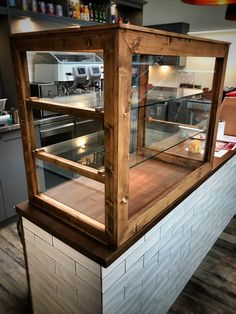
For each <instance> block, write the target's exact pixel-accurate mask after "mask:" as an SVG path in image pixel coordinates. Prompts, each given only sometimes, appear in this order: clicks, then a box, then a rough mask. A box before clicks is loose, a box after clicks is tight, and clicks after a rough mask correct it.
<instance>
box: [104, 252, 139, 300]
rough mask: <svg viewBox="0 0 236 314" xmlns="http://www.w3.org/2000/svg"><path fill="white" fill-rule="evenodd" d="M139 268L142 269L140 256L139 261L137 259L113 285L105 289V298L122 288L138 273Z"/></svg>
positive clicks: (112, 295)
mask: <svg viewBox="0 0 236 314" xmlns="http://www.w3.org/2000/svg"><path fill="white" fill-rule="evenodd" d="M141 270H143V259H142V258H140V260H139V261H137V262H136V263H135V264H134V265H133V266H132V267H131V269H130V270H129V271H128V272H126V273H125V274H124V275H123V276H121V277H120V278H119V279H118V280H117V281H116V282H115V283H114V285H113V286H111V287H110V288H109V289H108V290H106V291H105V293H104V297H106V299H110V298H113V297H114V295H116V292H117V291H118V290H120V289H121V288H124V287H125V286H127V285H128V284H129V282H130V281H132V279H133V278H134V277H135V275H136V274H138V273H139V272H140V271H141Z"/></svg>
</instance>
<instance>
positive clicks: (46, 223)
mask: <svg viewBox="0 0 236 314" xmlns="http://www.w3.org/2000/svg"><path fill="white" fill-rule="evenodd" d="M235 154H236V150H234V151H229V152H228V153H226V154H225V155H224V156H223V157H221V158H215V159H214V165H213V170H212V172H211V173H209V174H207V176H206V177H205V178H204V179H203V180H201V181H200V182H198V184H197V185H195V186H193V187H192V188H191V189H190V190H189V191H188V192H187V193H185V194H183V195H182V196H181V197H180V198H179V199H178V200H177V201H176V202H175V203H174V204H172V205H171V206H170V207H168V208H166V210H165V211H164V212H162V214H161V215H160V216H158V217H156V218H155V219H154V220H153V221H151V222H150V223H149V224H148V225H146V226H145V228H143V230H141V232H139V233H138V234H137V235H136V236H134V237H133V238H132V239H131V240H129V241H127V242H126V243H125V244H124V245H122V246H121V247H119V248H118V249H116V250H115V249H112V248H109V247H108V246H106V245H104V244H102V243H100V242H98V241H96V240H94V239H92V238H91V237H89V236H87V235H86V234H84V233H82V232H80V231H79V230H78V229H76V228H73V227H72V226H70V225H68V224H66V223H64V222H63V221H61V220H59V219H57V218H56V217H54V216H51V215H50V214H48V213H47V212H44V211H42V210H41V209H39V208H38V207H36V206H34V205H30V204H29V203H28V201H25V202H22V203H20V204H18V205H16V210H17V212H18V213H19V215H21V216H23V217H25V218H26V219H28V220H30V221H31V222H33V223H35V224H36V225H38V226H39V227H41V228H42V229H44V230H46V231H47V232H49V233H51V234H52V235H53V236H55V237H57V238H58V239H60V240H61V241H63V242H65V243H66V244H67V245H69V246H71V247H72V248H74V249H75V250H77V251H79V252H80V253H81V254H84V255H85V256H87V257H89V258H90V259H92V260H94V261H95V262H97V263H98V264H100V265H101V266H103V267H108V266H109V265H110V264H111V263H112V262H114V261H115V260H116V259H117V258H118V257H119V256H120V255H121V254H122V253H124V252H125V251H126V250H127V249H128V248H129V247H130V246H132V245H133V244H134V243H135V242H136V241H137V240H138V239H139V238H141V237H142V236H143V235H144V234H145V233H146V232H147V231H148V230H150V229H151V228H152V227H153V226H155V225H156V224H157V223H158V221H160V220H161V219H163V218H164V217H165V216H166V215H167V214H168V213H169V212H170V211H171V210H172V209H173V208H175V207H176V206H177V205H178V204H179V203H181V202H182V201H183V200H184V199H185V198H186V197H187V196H188V195H189V194H190V193H192V192H193V191H194V190H195V189H196V188H197V187H198V186H199V185H201V184H202V183H203V182H204V181H205V180H207V179H208V178H209V177H210V176H211V175H212V174H213V173H215V172H216V171H217V170H218V169H219V168H220V167H222V166H223V165H224V163H226V162H227V161H228V160H229V159H231V158H232V157H233V156H234V155H235Z"/></svg>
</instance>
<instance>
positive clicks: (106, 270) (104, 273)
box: [101, 237, 144, 278]
mask: <svg viewBox="0 0 236 314" xmlns="http://www.w3.org/2000/svg"><path fill="white" fill-rule="evenodd" d="M143 243H144V237H142V238H140V239H139V240H138V241H137V242H135V244H133V245H132V246H131V247H130V248H129V249H128V250H127V251H126V252H125V253H123V254H122V255H121V256H120V257H118V259H116V260H115V261H114V262H113V263H112V264H111V265H110V266H108V267H107V268H104V267H102V268H101V277H102V278H105V277H106V276H107V275H108V274H110V273H111V272H112V271H113V270H114V269H115V268H116V267H117V266H118V265H120V264H121V263H122V262H123V261H124V260H125V259H126V258H127V257H128V256H130V255H131V254H132V253H133V252H134V251H135V250H136V249H137V248H139V247H141V245H142V244H143Z"/></svg>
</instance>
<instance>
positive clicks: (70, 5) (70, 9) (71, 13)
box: [68, 0, 73, 18]
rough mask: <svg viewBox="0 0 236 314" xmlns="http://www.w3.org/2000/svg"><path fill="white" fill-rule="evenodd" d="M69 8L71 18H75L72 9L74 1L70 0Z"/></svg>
mask: <svg viewBox="0 0 236 314" xmlns="http://www.w3.org/2000/svg"><path fill="white" fill-rule="evenodd" d="M68 6H69V17H70V18H73V7H72V1H71V0H69V2H68Z"/></svg>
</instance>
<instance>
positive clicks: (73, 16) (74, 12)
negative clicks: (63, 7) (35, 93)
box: [72, 2, 76, 19]
mask: <svg viewBox="0 0 236 314" xmlns="http://www.w3.org/2000/svg"><path fill="white" fill-rule="evenodd" d="M72 18H73V19H76V4H75V2H72Z"/></svg>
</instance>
